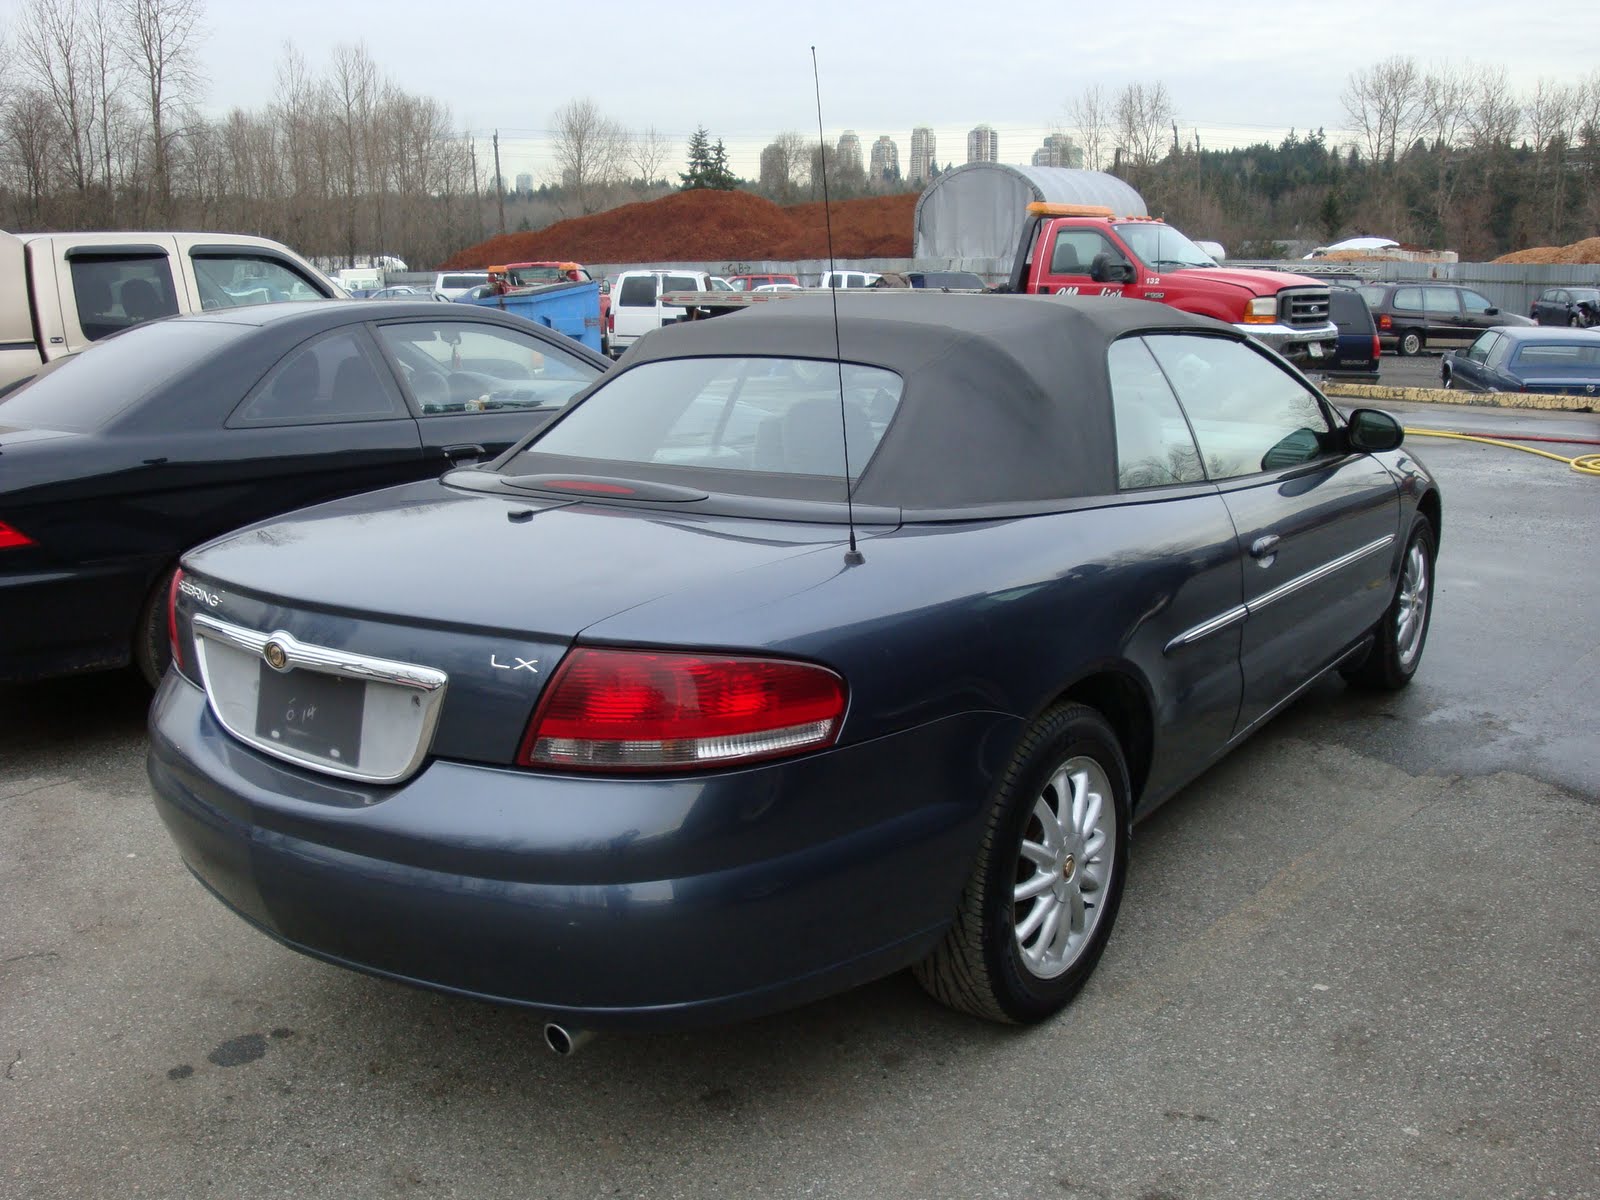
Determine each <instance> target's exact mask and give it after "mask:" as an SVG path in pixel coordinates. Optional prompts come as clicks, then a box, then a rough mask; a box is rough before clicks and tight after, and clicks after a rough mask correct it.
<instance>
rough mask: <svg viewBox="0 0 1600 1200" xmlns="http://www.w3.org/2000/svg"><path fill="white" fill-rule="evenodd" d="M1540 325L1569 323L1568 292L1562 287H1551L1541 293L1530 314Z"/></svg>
mask: <svg viewBox="0 0 1600 1200" xmlns="http://www.w3.org/2000/svg"><path fill="white" fill-rule="evenodd" d="M1528 315H1529V316H1531V317H1532V318H1533V319H1534V320H1535V321H1536V322H1538V323H1539V324H1540V325H1565V324H1566V323H1567V294H1566V293H1565V292H1563V291H1562V290H1561V289H1560V288H1549V289H1547V290H1546V291H1543V292H1540V293H1539V298H1538V299H1537V300H1535V301H1534V302H1533V311H1532V312H1531V313H1529V314H1528Z"/></svg>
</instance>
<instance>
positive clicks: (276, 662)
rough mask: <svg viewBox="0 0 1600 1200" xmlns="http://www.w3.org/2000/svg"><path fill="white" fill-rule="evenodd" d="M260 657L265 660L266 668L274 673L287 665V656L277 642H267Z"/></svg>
mask: <svg viewBox="0 0 1600 1200" xmlns="http://www.w3.org/2000/svg"><path fill="white" fill-rule="evenodd" d="M261 657H262V658H264V659H266V660H267V666H269V667H271V668H272V669H273V670H274V671H281V670H283V669H284V668H285V667H287V666H288V665H289V656H288V655H287V654H286V653H284V649H283V647H282V646H280V645H279V644H278V643H277V642H268V643H267V644H266V647H265V648H264V649H263V650H262V651H261Z"/></svg>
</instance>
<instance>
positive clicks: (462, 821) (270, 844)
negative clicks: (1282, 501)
mask: <svg viewBox="0 0 1600 1200" xmlns="http://www.w3.org/2000/svg"><path fill="white" fill-rule="evenodd" d="M1012 724H1013V722H1012V721H1011V719H1010V718H1006V717H1002V716H998V715H993V714H973V715H970V716H967V717H963V718H959V719H957V720H954V721H945V722H940V723H937V724H935V725H932V726H927V727H923V728H921V729H917V730H912V731H908V732H906V733H902V734H899V735H896V736H894V737H890V738H885V739H881V740H879V741H877V742H873V743H869V744H867V745H864V746H855V747H849V748H844V749H839V750H835V751H831V752H827V753H823V754H817V755H811V756H807V757H804V758H799V759H794V760H791V761H790V762H789V763H786V764H783V763H780V764H769V765H765V766H760V767H754V768H751V769H749V770H746V771H740V772H728V773H722V774H718V775H713V776H702V777H696V778H676V779H638V780H616V779H609V780H608V779H588V778H580V777H574V776H561V775H555V774H537V773H532V772H526V771H516V770H509V769H504V768H498V767H488V766H481V765H474V764H468V763H459V762H443V761H435V762H433V763H432V764H430V765H429V766H427V767H425V768H424V769H423V770H422V772H420V773H419V774H418V775H416V776H414V777H413V778H412V779H411V780H410V781H409V782H408V783H406V784H404V785H402V786H400V787H395V788H388V789H369V788H363V787H362V786H361V785H352V784H349V783H346V782H343V781H340V780H335V779H332V778H329V777H324V776H319V775H316V774H314V773H311V772H307V771H303V770H300V769H298V768H296V767H293V766H289V765H287V764H283V763H280V762H277V761H275V760H271V759H268V758H266V757H264V756H262V755H260V754H257V753H256V752H254V751H252V750H250V749H248V748H247V747H245V746H244V745H242V744H240V743H239V742H237V741H235V740H234V739H233V738H231V737H230V736H229V735H228V734H226V733H225V732H224V731H223V730H222V729H221V727H220V726H219V725H218V724H217V723H216V721H215V720H214V718H213V716H212V714H211V712H210V709H209V708H208V707H207V705H206V703H205V698H204V695H203V694H202V692H201V691H200V690H199V689H198V688H196V687H195V686H194V685H193V684H191V683H189V682H188V681H187V680H185V679H183V678H182V677H181V676H178V675H177V674H176V673H169V674H168V677H167V680H166V682H165V683H164V684H163V685H162V688H161V690H160V692H159V693H158V694H157V697H156V701H155V704H154V706H153V708H152V710H151V744H150V758H149V772H150V780H151V784H152V786H153V788H154V790H155V795H156V806H157V809H158V811H159V813H160V815H161V817H162V819H163V821H164V822H165V823H166V825H167V828H168V830H169V831H170V832H171V834H172V837H173V839H174V840H175V841H176V843H177V845H178V848H179V851H180V853H181V854H182V856H183V859H184V861H185V863H186V864H187V865H188V867H189V868H190V870H191V871H193V872H194V874H195V875H196V876H198V877H199V879H200V880H201V882H202V883H204V884H205V885H206V887H207V888H209V889H210V890H211V891H212V892H213V893H215V894H216V895H217V896H218V897H219V898H220V899H222V900H223V901H224V902H225V903H226V904H228V905H229V906H230V907H231V908H233V909H234V910H235V911H237V912H238V913H239V914H240V915H241V916H243V917H245V918H246V919H247V920H248V921H250V922H251V923H252V924H254V925H256V926H257V927H258V928H260V929H262V930H263V931H265V932H267V933H268V934H270V935H272V936H273V937H275V938H277V939H278V940H280V941H282V942H284V943H285V944H287V945H288V946H290V947H292V948H294V949H296V950H300V951H302V952H304V953H307V954H310V955H312V956H314V957H317V958H321V959H324V960H326V961H330V962H334V963H337V964H339V965H342V966H346V967H352V968H355V969H357V970H362V971H366V972H369V973H372V974H376V975H381V976H385V977H388V978H391V979H395V980H398V981H401V982H405V983H410V984H414V985H419V986H424V987H429V988H434V989H438V990H443V991H448V992H454V993H458V994H463V995H469V996H473V997H477V998H481V999H487V1000H493V1001H497V1002H501V1003H510V1004H518V1005H525V1006H528V1007H531V1008H535V1009H537V1010H540V1011H541V1012H543V1013H545V1014H547V1015H549V1016H551V1017H553V1018H555V1019H559V1020H562V1021H564V1022H567V1023H569V1024H574V1025H577V1026H580V1027H588V1028H610V1027H655V1028H660V1027H677V1026H687V1025H695V1024H704V1023H712V1022H718V1021H723V1020H731V1019H739V1018H743V1017H748V1016H753V1015H756V1014H759V1013H763V1012H768V1011H772V1010H775V1009H780V1008H785V1007H789V1006H792V1005H794V1004H798V1003H802V1002H804V1001H807V1000H810V999H814V998H816V997H818V996H822V995H826V994H828V993H831V992H837V991H841V990H844V989H846V988H849V987H853V986H855V985H857V984H859V983H863V982H866V981H867V980H870V979H873V978H877V977H880V976H882V975H885V974H889V973H891V972H893V971H895V970H898V969H900V968H901V967H904V966H906V965H908V964H909V963H911V962H914V961H916V960H917V959H919V958H920V957H922V956H923V955H925V954H926V953H927V952H928V951H929V950H930V949H931V948H932V947H933V945H934V944H935V943H936V942H937V940H938V938H939V937H940V935H941V934H942V932H943V930H944V928H945V927H946V925H947V924H948V922H949V919H950V917H951V915H952V914H953V913H954V911H955V907H956V904H957V901H958V897H959V893H960V889H961V886H962V883H963V882H964V880H965V877H966V873H967V870H968V868H969V864H970V861H971V856H972V854H973V853H974V851H975V849H976V846H977V836H978V829H979V822H980V821H981V807H982V802H983V798H984V795H985V793H986V792H987V781H988V779H989V778H991V775H990V772H991V771H992V770H993V764H989V763H984V762H982V761H981V759H980V749H979V748H980V747H984V746H996V745H1006V746H1008V745H1009V744H1010V743H1009V741H1007V740H1006V739H1005V738H1004V737H1001V736H996V735H998V734H1002V733H1010V732H1011V725H1012ZM890 791H892V792H893V793H894V794H893V795H889V794H886V793H888V792H890ZM813 814H814V817H815V820H814V821H807V820H801V821H798V822H797V821H796V820H795V819H794V818H795V817H796V816H797V815H799V816H802V817H804V816H810V815H813ZM844 814H849V817H848V819H847V820H846V819H844V817H843V815H844ZM797 831H808V832H803V833H797Z"/></svg>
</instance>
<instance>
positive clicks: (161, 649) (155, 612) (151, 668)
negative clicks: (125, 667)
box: [133, 564, 178, 688]
mask: <svg viewBox="0 0 1600 1200" xmlns="http://www.w3.org/2000/svg"><path fill="white" fill-rule="evenodd" d="M177 570H178V568H177V565H176V564H174V565H173V566H170V567H168V568H167V569H166V570H165V571H163V572H161V574H160V576H159V577H158V578H157V579H156V583H155V586H154V587H153V588H151V589H150V594H149V595H148V596H146V597H145V598H144V607H142V608H141V609H140V610H139V624H138V625H137V626H136V627H135V628H134V631H133V665H134V666H135V667H137V668H138V669H139V674H141V675H143V676H144V681H145V682H146V683H148V684H149V685H150V686H151V687H152V688H156V687H160V686H161V677H162V676H163V675H165V674H166V673H167V665H168V664H169V663H171V662H172V645H171V643H170V642H169V641H168V640H167V594H168V593H169V592H170V591H171V590H172V576H173V575H174V574H175V573H176V572H177Z"/></svg>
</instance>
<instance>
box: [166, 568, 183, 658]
mask: <svg viewBox="0 0 1600 1200" xmlns="http://www.w3.org/2000/svg"><path fill="white" fill-rule="evenodd" d="M182 582H183V568H182V567H179V568H178V569H177V570H176V571H174V572H173V573H172V584H171V586H169V587H168V588H167V644H168V645H170V646H171V647H172V661H173V662H174V663H176V664H177V667H178V670H180V671H181V670H183V646H182V645H181V644H180V643H179V641H178V585H179V584H180V583H182Z"/></svg>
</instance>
